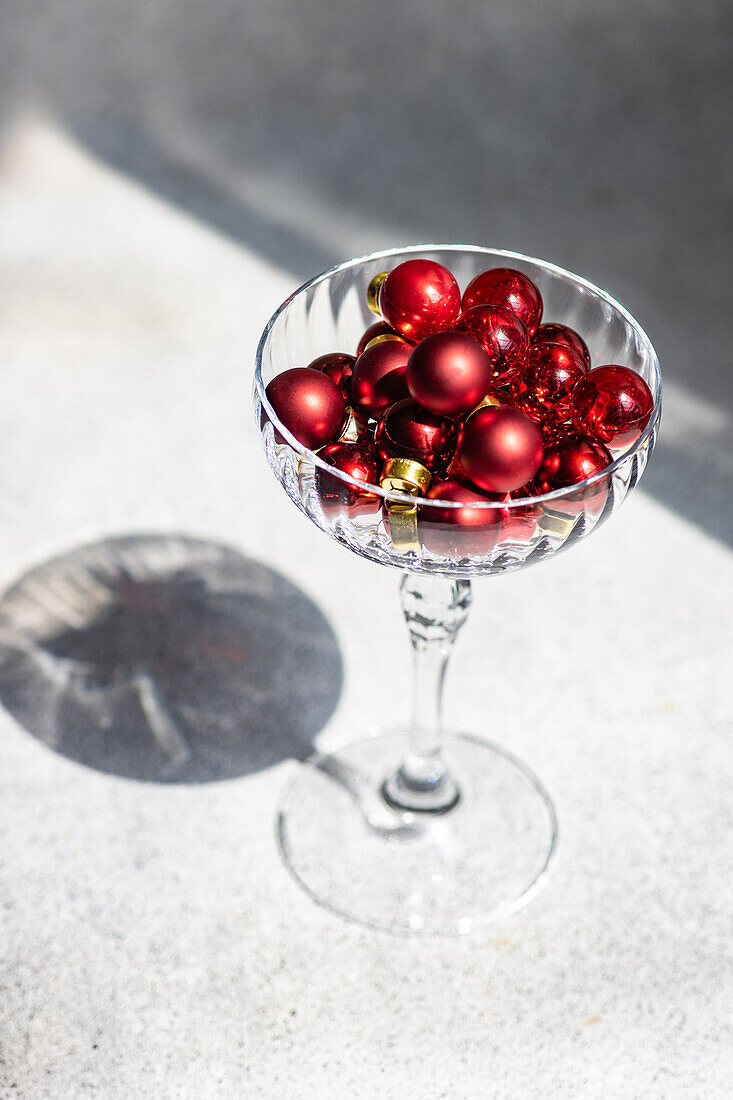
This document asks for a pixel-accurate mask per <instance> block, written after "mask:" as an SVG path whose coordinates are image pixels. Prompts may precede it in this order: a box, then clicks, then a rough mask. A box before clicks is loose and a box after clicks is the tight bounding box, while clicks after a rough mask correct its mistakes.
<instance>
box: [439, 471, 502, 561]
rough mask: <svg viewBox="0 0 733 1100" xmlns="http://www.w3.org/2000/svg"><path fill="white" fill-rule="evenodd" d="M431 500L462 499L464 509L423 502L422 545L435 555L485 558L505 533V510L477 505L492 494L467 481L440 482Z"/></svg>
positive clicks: (485, 500) (488, 498)
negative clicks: (502, 525)
mask: <svg viewBox="0 0 733 1100" xmlns="http://www.w3.org/2000/svg"><path fill="white" fill-rule="evenodd" d="M426 495H427V498H428V499H429V500H453V501H459V502H460V503H461V505H462V507H460V508H440V507H429V506H428V505H421V506H420V509H419V511H418V533H419V538H420V542H421V544H422V545H423V546H424V547H425V549H426V550H430V551H431V552H432V553H433V554H440V555H441V556H445V557H453V558H455V557H458V558H463V557H465V556H466V555H468V554H473V555H477V556H481V557H485V556H486V555H487V554H490V553H491V551H492V550H493V549H494V547H495V546H496V543H497V541H498V539H499V535H500V533H501V523H502V519H501V509H500V508H481V507H476V505H480V504H481V503H482V502H483V503H484V504H485V503H486V502H487V501H488V500H490V497H487V496H486V494H485V493H481V492H479V490H478V489H476V487H475V486H473V485H470V484H469V483H468V482H466V481H455V480H451V481H440V482H438V483H437V484H434V485H431V487H430V489H429V490H428V492H427V494H426Z"/></svg>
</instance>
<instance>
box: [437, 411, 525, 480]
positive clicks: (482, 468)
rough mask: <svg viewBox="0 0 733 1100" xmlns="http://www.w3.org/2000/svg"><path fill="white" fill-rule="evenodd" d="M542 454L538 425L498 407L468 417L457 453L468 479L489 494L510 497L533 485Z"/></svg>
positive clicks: (515, 412) (519, 413) (516, 412)
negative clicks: (531, 482)
mask: <svg viewBox="0 0 733 1100" xmlns="http://www.w3.org/2000/svg"><path fill="white" fill-rule="evenodd" d="M543 453H544V446H543V443H542V435H541V433H540V429H539V428H538V426H537V425H536V424H535V422H534V421H533V420H530V418H529V417H528V416H525V415H524V413H521V412H519V411H518V410H517V409H513V408H509V407H507V406H496V405H493V406H488V407H487V408H484V409H479V410H478V412H475V413H474V414H473V416H471V417H469V419H468V420H467V421H466V423H465V424H464V426H463V431H462V434H461V440H460V443H459V445H458V451H457V455H458V460H459V462H460V463H461V466H462V467H463V469H464V470H465V471H466V474H467V476H468V477H469V478H470V479H471V481H473V482H474V484H475V485H478V487H479V488H480V489H484V490H486V492H489V493H509V492H511V491H512V489H518V488H519V487H520V486H521V485H525V484H526V483H527V482H528V481H531V479H532V478H533V477H534V476H535V474H536V473H537V471H538V469H539V467H540V463H541V462H542V455H543Z"/></svg>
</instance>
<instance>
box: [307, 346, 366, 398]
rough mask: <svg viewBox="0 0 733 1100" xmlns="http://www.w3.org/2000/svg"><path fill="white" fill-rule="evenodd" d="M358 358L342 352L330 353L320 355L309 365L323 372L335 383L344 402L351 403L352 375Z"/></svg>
mask: <svg viewBox="0 0 733 1100" xmlns="http://www.w3.org/2000/svg"><path fill="white" fill-rule="evenodd" d="M355 362H356V357H355V356H353V355H346V354H344V353H343V352H340V351H332V352H329V353H328V355H319V356H318V358H317V359H314V360H313V362H312V363H309V364H308V365H309V366H310V367H312V369H313V370H319V371H322V372H323V374H326V375H328V377H329V378H330V379H331V381H332V382H335V383H336V385H337V386H338V388H339V389H340V390H341V393H342V394H343V398H344V401H346V402H347V403H348V402H349V401H351V375H352V373H353V370H354V363H355Z"/></svg>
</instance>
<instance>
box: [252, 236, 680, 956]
mask: <svg viewBox="0 0 733 1100" xmlns="http://www.w3.org/2000/svg"><path fill="white" fill-rule="evenodd" d="M415 256H420V257H425V258H428V259H432V260H437V261H438V262H439V263H441V264H444V265H445V266H446V267H447V268H449V269H450V270H451V271H452V272H453V274H454V275H455V277H456V279H457V280H458V282H459V285H460V286H461V289H463V288H465V286H466V285H467V283H468V282H469V281H470V280H471V279H472V278H473V277H474V276H475V275H477V274H478V273H479V272H480V271H484V270H485V269H487V268H490V267H514V268H518V269H519V270H521V271H524V272H525V273H526V274H527V275H529V276H530V278H531V279H533V280H534V281H535V283H536V284H537V286H538V287H539V289H540V292H541V294H542V298H543V300H544V319H545V320H547V321H555V322H561V323H563V324H567V325H570V326H571V327H572V328H574V329H576V330H577V331H578V332H580V333H581V335H582V336H583V337H584V339H585V340H586V343H587V344H588V346H589V349H590V352H591V355H592V360H593V364H594V365H601V364H603V363H617V364H621V365H624V366H628V367H630V368H632V369H633V370H635V371H637V372H638V373H639V374H641V375H642V377H643V378H644V379H645V381H646V382H647V383H648V385H649V387H650V389H651V391H652V394H653V397H654V409H653V412H652V415H651V417H650V420H649V422H648V424H647V426H646V427H645V429H644V431H643V432H642V433H641V435H640V436H639V438H638V439H637V440H636V442H634V443H633V445H631V446H630V447H627V448H626V449H625V450H624V451H623V452H618V451H617V452H615V453H614V456H613V457H614V460H613V463H612V464H611V465H610V466H608V467H607V468H606V469H605V470H603V471H601V472H600V473H599V474H596V475H594V476H593V477H590V478H587V479H586V480H585V481H583V482H581V483H580V484H577V485H572V486H570V487H569V488H566V489H560V490H556V491H555V492H552V493H548V494H546V495H545V496H537V497H525V498H521V499H517V500H512V501H511V502H510V503H509V504H507V503H506V502H504V503H499V502H494V501H487V502H486V503H485V504H483V503H481V504H480V505H478V506H477V507H479V508H481V509H485V510H486V515H487V520H488V521H489V525H490V526H491V525H493V529H494V531H495V530H496V524H497V520H496V511H497V510H499V511H500V513H501V528H500V531H501V535H500V537H499V539H498V541H496V542H495V545H490V543H491V542H492V540H488V542H487V545H485V546H482V545H481V543H480V539H479V540H477V539H476V531H475V528H464V527H460V526H456V525H454V524H446V523H445V515H446V509H451V508H453V507H460V505H459V504H454V503H452V502H448V501H431V500H427V499H423V498H420V497H413V496H410V495H407V494H406V493H404V492H397V491H395V490H394V489H391V490H389V491H387V490H385V489H381V488H379V487H377V486H374V485H368V484H366V483H364V482H359V481H354V480H353V479H351V478H349V477H348V476H346V475H345V474H342V473H341V472H339V471H338V470H336V469H334V467H332V466H329V465H328V464H327V463H325V462H324V461H323V460H322V459H321V458H319V456H318V454H316V453H314V452H312V451H309V450H308V449H307V448H306V447H303V446H302V445H301V444H300V443H299V442H298V440H297V439H295V438H294V437H293V435H291V433H290V432H289V431H288V430H287V428H285V426H284V425H283V424H282V423H281V422H280V421H279V420H278V418H277V416H276V415H275V412H274V410H273V408H272V406H271V405H270V403H269V401H268V400H267V397H266V394H265V388H266V386H267V384H268V383H269V382H270V380H271V379H272V378H273V377H274V376H275V375H276V374H279V373H280V372H281V371H284V370H287V369H289V368H290V367H298V366H307V365H308V363H310V362H311V361H312V360H313V359H314V358H316V356H319V355H322V354H325V353H326V352H331V351H346V352H351V353H353V351H354V349H355V347H356V344H357V342H358V340H359V338H360V336H361V334H362V332H363V331H364V328H365V327H366V325H367V324H369V323H370V322H372V321H373V320H374V317H373V316H372V315H370V314H369V311H368V308H367V305H366V290H367V287H368V285H369V282H370V281H371V279H372V278H373V276H374V275H376V274H377V273H379V272H381V271H388V270H390V269H391V268H393V267H396V266H397V264H399V263H402V262H403V261H404V260H407V259H410V258H412V257H415ZM254 403H255V412H256V422H257V426H258V429H259V431H260V434H261V439H262V444H263V446H264V449H265V453H266V456H267V460H268V462H269V465H270V467H271V469H272V471H273V473H274V474H275V476H276V477H277V479H278V481H279V482H280V483H281V485H282V486H283V488H284V489H285V491H286V492H287V493H288V495H289V497H290V498H291V500H292V501H293V502H294V503H295V504H296V505H297V507H298V508H299V509H300V510H301V511H302V512H304V513H305V515H307V516H308V517H309V519H311V520H312V521H313V522H314V523H315V524H316V525H317V526H318V527H320V529H321V530H322V531H324V532H325V533H326V534H327V535H330V537H331V538H333V539H336V540H337V541H338V542H340V543H341V544H342V545H343V546H346V547H348V549H349V550H352V551H353V552H354V553H355V554H359V555H360V556H361V557H364V558H368V559H370V560H371V561H373V562H376V563H378V564H380V565H388V566H392V567H394V568H395V569H398V570H400V573H401V585H400V591H401V598H402V609H403V612H404V616H405V619H406V622H407V627H408V631H409V635H410V640H411V643H412V652H413V691H412V716H411V718H410V720H409V722H408V723H407V724H406V725H405V726H404V727H401V728H397V729H388V730H386V731H381V730H380V731H375V732H373V733H372V734H371V735H369V736H363V737H362V738H361V739H359V740H357V741H352V742H351V743H347V744H346V745H344V747H342V748H341V749H339V750H337V751H335V752H332V753H328V754H316V755H315V756H314V757H312V758H311V759H310V760H309V761H307V762H306V763H305V764H303V765H299V766H298V771H297V772H296V775H295V778H294V779H293V780H292V782H291V784H290V786H289V788H288V789H287V791H286V792H285V795H284V797H283V801H282V803H281V806H280V809H279V813H278V838H279V843H280V847H281V851H282V854H283V857H284V859H285V862H286V865H287V866H288V868H289V870H290V871H291V872H292V874H293V876H294V877H295V879H296V880H297V881H298V882H299V883H300V885H301V886H302V887H303V888H304V889H305V890H306V891H307V892H308V893H309V894H310V895H311V896H312V897H313V898H314V899H315V900H316V901H318V902H319V903H320V904H322V905H324V906H326V907H327V908H329V909H331V910H333V911H335V912H338V913H339V914H341V915H343V916H345V917H348V918H351V919H352V920H356V921H358V922H360V923H362V924H366V925H369V926H372V927H376V928H382V929H386V930H389V931H391V932H396V933H402V934H408V933H423V934H432V935H436V934H437V935H455V934H461V933H465V932H469V931H471V930H472V929H474V928H476V927H477V926H480V925H482V924H485V923H487V922H490V921H495V920H497V919H500V918H502V917H504V916H506V915H507V914H509V913H512V912H514V911H515V910H517V909H519V908H520V907H521V906H522V905H524V904H525V903H526V902H527V901H529V899H530V898H531V897H532V896H533V895H534V894H535V893H536V892H537V890H538V889H539V888H540V886H541V885H542V884H543V883H544V881H545V879H546V875H547V870H548V867H549V865H550V861H551V859H552V856H553V853H554V851H555V846H556V839H557V823H556V818H555V811H554V809H553V806H552V802H551V801H550V798H549V796H548V795H547V793H546V791H545V789H544V788H543V786H542V785H541V784H540V782H539V780H538V779H537V778H536V777H535V776H534V775H533V773H532V772H531V771H530V770H529V768H527V767H526V765H524V764H523V763H521V762H520V761H519V760H517V759H516V758H515V757H514V756H513V755H512V754H511V753H509V752H507V751H506V750H505V749H502V748H500V746H499V745H497V744H494V743H493V742H491V741H489V740H486V739H484V738H483V737H479V736H477V735H475V734H473V733H465V732H458V731H455V730H448V729H444V728H443V724H442V716H441V698H442V691H443V682H444V679H445V673H446V668H447V664H448V659H449V657H450V654H451V650H452V647H453V643H454V641H455V639H456V635H457V634H458V631H459V630H460V628H461V626H462V625H463V623H464V622H465V619H466V616H467V615H468V611H469V607H470V604H471V582H472V581H473V580H474V579H477V578H479V577H485V576H494V575H496V574H500V573H504V572H508V571H509V570H513V569H521V568H523V567H524V566H528V565H533V564H535V563H536V562H544V561H546V560H547V559H548V558H551V557H552V556H553V555H554V554H556V553H558V552H559V551H560V550H565V549H566V548H568V547H569V546H572V545H573V544H574V543H577V542H578V541H579V540H580V539H582V538H584V537H585V536H586V535H588V534H589V533H590V532H591V531H592V530H594V529H595V528H596V527H598V526H599V525H600V524H601V523H603V522H604V520H606V519H607V518H608V517H609V516H610V515H611V514H612V513H613V512H614V511H615V510H616V508H618V506H619V505H620V504H621V502H622V501H623V500H624V498H625V497H626V496H627V494H628V493H629V491H630V490H631V489H633V488H634V486H635V485H636V483H637V482H638V480H639V477H640V476H641V474H642V472H643V471H644V468H645V466H646V463H647V461H648V458H649V455H650V454H651V452H652V449H653V447H654V443H655V439H656V435H657V429H658V425H659V418H660V413H661V376H660V369H659V362H658V360H657V356H656V354H655V352H654V349H653V347H652V345H651V343H650V341H649V339H648V337H647V336H646V334H645V333H644V331H643V330H642V329H641V328H640V326H639V325H638V324H637V322H636V321H635V320H634V319H633V317H631V316H630V314H629V313H627V311H626V310H625V309H624V308H623V307H622V306H620V305H619V304H618V303H617V302H615V301H614V300H613V298H611V297H610V295H608V294H606V293H605V292H604V291H602V290H600V289H598V287H595V286H593V285H592V284H591V283H589V282H587V281H586V280H585V279H581V278H578V276H576V275H573V274H571V273H570V272H568V271H563V270H562V269H561V268H558V267H555V266H554V265H553V264H549V263H545V262H543V261H542V260H536V259H530V258H528V257H526V256H521V255H518V254H517V253H514V252H505V251H499V250H495V249H488V248H480V247H475V246H467V245H420V246H416V247H411V248H403V249H395V250H388V251H385V252H379V253H375V254H374V255H371V256H367V257H364V258H362V259H357V260H351V261H349V262H348V263H343V264H339V265H338V266H337V267H334V268H332V269H331V270H330V271H327V272H325V273H324V274H322V275H318V276H317V277H316V278H314V279H311V280H310V281H309V282H307V283H305V285H304V286H302V287H300V289H299V290H297V291H295V293H294V294H292V295H291V296H290V297H289V298H288V299H287V301H285V302H284V303H283V305H282V306H280V308H279V309H278V310H277V312H276V313H275V314H274V316H273V317H272V318H271V320H270V321H269V323H268V325H267V327H266V328H265V331H264V333H263V335H262V338H261V340H260V344H259V347H258V350H257V363H256V371H255V384H254ZM365 494H366V495H365ZM355 500H358V501H359V504H360V507H358V508H355V507H354V506H353V505H354V501H355ZM436 532H437V533H438V534H442V535H443V536H445V537H444V538H443V539H440V538H439V539H437V540H436V538H435V537H434V536H435V534H436ZM424 533H428V534H430V533H432V536H433V537H425V538H423V534H424ZM365 627H367V628H368V624H365ZM375 628H376V627H375ZM384 702H385V701H384V700H380V705H381V706H383V705H384ZM386 702H387V705H388V706H389V705H390V702H389V700H387V701H386Z"/></svg>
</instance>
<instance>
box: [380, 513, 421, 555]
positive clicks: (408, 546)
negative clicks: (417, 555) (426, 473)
mask: <svg viewBox="0 0 733 1100" xmlns="http://www.w3.org/2000/svg"><path fill="white" fill-rule="evenodd" d="M384 525H385V527H386V528H387V531H388V533H389V537H390V539H391V540H392V545H393V546H394V548H395V550H396V551H397V552H398V554H407V553H408V552H409V551H410V550H419V549H420V540H419V538H418V535H417V505H416V504H409V503H407V502H406V501H405V502H404V503H403V502H402V501H392V500H388V501H386V502H385V509H384Z"/></svg>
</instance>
